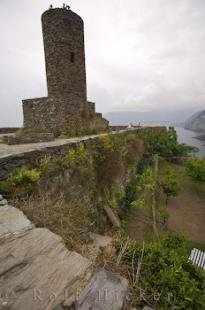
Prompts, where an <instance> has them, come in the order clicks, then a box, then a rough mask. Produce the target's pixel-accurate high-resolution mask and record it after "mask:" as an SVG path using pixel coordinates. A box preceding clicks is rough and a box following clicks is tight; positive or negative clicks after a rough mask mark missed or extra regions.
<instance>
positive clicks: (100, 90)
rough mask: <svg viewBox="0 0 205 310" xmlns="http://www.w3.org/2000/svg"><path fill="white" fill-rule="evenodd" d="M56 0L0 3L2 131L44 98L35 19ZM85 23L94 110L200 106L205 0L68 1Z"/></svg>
mask: <svg viewBox="0 0 205 310" xmlns="http://www.w3.org/2000/svg"><path fill="white" fill-rule="evenodd" d="M62 2H63V0H62V1H58V0H50V1H48V0H35V1H34V0H0V29H1V35H0V37H1V48H0V69H1V70H0V127H3V126H6V125H10V126H12V125H21V124H22V110H21V100H22V99H26V98H35V97H39V96H40V97H41V96H46V94H47V92H46V77H45V64H44V52H43V41H42V32H41V21H40V16H41V13H42V12H43V11H45V10H46V9H47V8H48V7H49V5H50V4H51V3H52V4H53V5H54V7H59V6H62ZM68 4H69V5H70V6H71V9H72V10H73V11H75V12H76V13H78V14H79V15H81V17H82V18H83V19H84V22H85V47H86V66H87V84H88V85H87V87H88V99H90V100H92V101H95V102H96V105H97V110H98V111H102V112H103V113H105V112H108V111H121V110H130V111H148V110H156V109H162V108H163V109H167V110H168V111H170V110H171V109H179V108H180V109H183V108H186V107H187V108H192V107H195V108H199V110H200V109H202V108H204V107H205V0H143V1H142V0H104V1H99V0H98V1H97V0H73V1H72V0H71V1H69V3H68Z"/></svg>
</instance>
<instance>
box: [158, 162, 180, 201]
mask: <svg viewBox="0 0 205 310" xmlns="http://www.w3.org/2000/svg"><path fill="white" fill-rule="evenodd" d="M161 187H162V189H163V191H164V194H165V195H166V205H167V204H168V200H169V198H170V197H175V196H177V195H178V193H179V191H180V187H179V185H178V182H177V180H176V176H175V175H174V172H173V171H172V170H171V169H170V168H169V169H167V171H166V175H165V178H164V180H163V181H162V183H161Z"/></svg>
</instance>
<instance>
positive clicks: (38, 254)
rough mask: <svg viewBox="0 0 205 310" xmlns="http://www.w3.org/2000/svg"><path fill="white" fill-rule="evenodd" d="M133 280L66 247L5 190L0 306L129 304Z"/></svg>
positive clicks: (0, 217) (108, 308) (0, 206)
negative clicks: (7, 197) (10, 202)
mask: <svg viewBox="0 0 205 310" xmlns="http://www.w3.org/2000/svg"><path fill="white" fill-rule="evenodd" d="M127 292H128V282H127V280H125V279H124V278H122V277H120V276H118V275H115V274H113V273H110V272H108V271H106V270H104V269H96V268H95V266H94V265H93V264H92V262H91V260H88V259H87V258H85V257H83V256H81V255H79V254H78V253H75V252H70V251H68V250H67V249H66V247H65V245H64V244H63V242H62V239H61V237H59V236H57V235H56V234H54V233H52V232H51V231H49V230H48V229H45V228H36V227H35V226H34V225H33V224H32V223H31V222H30V221H29V220H28V219H27V218H26V216H25V215H24V214H23V213H22V212H21V211H20V210H18V209H16V208H14V207H12V206H9V205H8V203H7V201H6V200H5V199H3V197H2V196H1V195H0V309H12V310H19V309H21V310H30V309H34V310H35V309H36V310H43V309H48V310H49V309H56V310H60V309H81V310H92V309H93V310H98V309H99V310H101V309H103V310H104V309H105V310H112V309H113V310H118V309H124V307H125V304H126V296H127Z"/></svg>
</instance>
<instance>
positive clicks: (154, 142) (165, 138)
mask: <svg viewBox="0 0 205 310" xmlns="http://www.w3.org/2000/svg"><path fill="white" fill-rule="evenodd" d="M140 136H141V137H142V138H143V140H144V142H145V147H146V150H147V152H148V153H150V154H159V155H160V156H162V157H167V158H169V157H175V156H176V157H177V156H187V155H188V154H189V153H191V152H197V151H198V149H197V148H195V147H192V146H189V145H186V144H179V143H178V142H177V133H176V131H175V129H174V128H173V127H170V128H169V129H168V130H167V129H166V128H165V127H162V128H151V127H150V128H149V127H148V128H144V129H142V130H141V131H140Z"/></svg>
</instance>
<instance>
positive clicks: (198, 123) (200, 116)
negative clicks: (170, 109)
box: [185, 110, 205, 133]
mask: <svg viewBox="0 0 205 310" xmlns="http://www.w3.org/2000/svg"><path fill="white" fill-rule="evenodd" d="M185 129H189V130H193V131H197V132H203V133H205V110H203V111H200V112H198V113H196V114H194V115H193V116H192V117H190V119H188V120H187V121H186V122H185Z"/></svg>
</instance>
